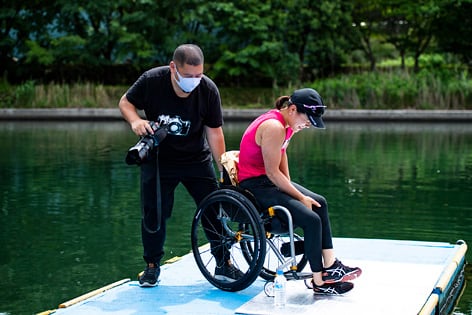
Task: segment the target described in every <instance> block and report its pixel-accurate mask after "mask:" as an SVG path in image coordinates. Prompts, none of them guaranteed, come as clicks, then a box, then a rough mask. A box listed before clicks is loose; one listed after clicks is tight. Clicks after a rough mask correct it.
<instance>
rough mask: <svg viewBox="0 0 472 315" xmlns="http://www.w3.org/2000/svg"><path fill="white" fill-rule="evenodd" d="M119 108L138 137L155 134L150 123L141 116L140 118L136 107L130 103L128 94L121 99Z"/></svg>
mask: <svg viewBox="0 0 472 315" xmlns="http://www.w3.org/2000/svg"><path fill="white" fill-rule="evenodd" d="M118 106H119V108H120V112H121V115H122V116H123V118H124V119H125V120H126V121H127V122H128V123H129V124H130V126H131V130H133V132H134V133H135V134H136V135H138V136H144V135H146V134H148V133H150V134H153V133H154V132H153V130H152V128H151V126H150V125H149V121H147V120H145V119H142V118H141V116H139V114H138V111H137V109H136V107H135V106H134V105H133V104H132V103H131V102H130V101H128V98H127V97H126V94H124V95H123V96H122V97H121V99H120V102H119V104H118Z"/></svg>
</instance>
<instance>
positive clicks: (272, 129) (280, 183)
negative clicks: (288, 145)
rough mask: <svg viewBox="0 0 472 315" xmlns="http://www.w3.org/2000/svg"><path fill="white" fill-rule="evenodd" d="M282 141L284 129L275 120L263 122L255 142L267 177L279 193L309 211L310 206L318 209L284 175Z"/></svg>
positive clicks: (316, 203)
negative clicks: (287, 196) (299, 202)
mask: <svg viewBox="0 0 472 315" xmlns="http://www.w3.org/2000/svg"><path fill="white" fill-rule="evenodd" d="M284 141H285V127H284V126H282V125H281V124H280V122H278V121H276V120H267V121H265V122H263V123H262V124H261V125H260V126H259V128H258V130H257V132H256V142H257V143H258V144H259V145H260V146H261V150H262V157H263V159H264V167H265V170H266V174H267V177H269V179H270V180H271V181H272V182H273V183H274V185H276V186H277V187H278V188H279V189H280V190H281V191H283V192H285V193H286V194H288V195H290V196H292V197H293V198H295V199H297V200H299V201H301V202H302V203H303V204H305V206H306V207H308V208H310V209H311V206H312V205H315V206H317V207H320V204H319V203H318V202H317V201H315V200H314V199H312V198H310V197H308V196H305V195H303V194H302V193H301V192H300V191H298V189H296V188H295V187H294V186H293V185H292V183H291V182H290V178H289V176H287V175H286V174H288V160H287V157H286V155H285V154H283V155H282V154H281V152H280V150H281V148H282V145H283V143H284ZM283 170H284V171H283ZM285 172H286V174H285Z"/></svg>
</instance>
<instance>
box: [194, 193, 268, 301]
mask: <svg viewBox="0 0 472 315" xmlns="http://www.w3.org/2000/svg"><path fill="white" fill-rule="evenodd" d="M264 233H265V232H264V227H263V225H262V221H261V218H260V217H259V215H258V214H257V211H256V209H255V208H254V206H253V205H252V203H251V202H250V201H249V200H248V199H247V198H246V197H245V196H244V195H242V194H241V193H239V192H236V191H234V190H230V189H221V190H218V191H216V192H214V193H212V194H210V195H209V196H207V197H206V198H205V199H204V200H203V201H202V203H201V204H200V206H199V207H198V209H197V212H196V215H195V217H194V220H193V223H192V235H191V239H192V251H193V255H194V258H195V261H196V263H197V265H198V268H199V269H200V271H201V272H202V274H203V276H204V277H205V278H206V279H207V280H208V281H209V282H210V283H211V284H212V285H214V286H215V287H217V288H219V289H221V290H224V291H231V292H234V291H240V290H243V289H245V288H247V287H248V286H250V285H251V284H252V283H253V282H254V281H255V280H256V278H257V277H258V275H259V273H260V272H261V268H262V264H263V263H264V258H265V252H266V239H265V234H264ZM208 243H209V244H208ZM248 244H250V245H248ZM248 246H250V247H251V248H252V249H253V252H252V254H251V257H249V258H246V257H244V254H243V253H242V248H247V247H248ZM227 261H231V263H232V264H233V266H234V267H236V268H238V269H239V270H240V271H241V273H240V274H239V275H238V277H237V279H234V280H231V279H229V278H224V277H221V275H216V274H215V273H216V268H217V267H221V266H223V265H224V264H225V263H226V262H227Z"/></svg>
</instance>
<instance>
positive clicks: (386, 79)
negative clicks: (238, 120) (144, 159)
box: [0, 69, 472, 109]
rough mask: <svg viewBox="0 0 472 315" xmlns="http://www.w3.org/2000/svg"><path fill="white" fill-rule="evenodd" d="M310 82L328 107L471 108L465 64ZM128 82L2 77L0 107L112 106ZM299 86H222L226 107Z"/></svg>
mask: <svg viewBox="0 0 472 315" xmlns="http://www.w3.org/2000/svg"><path fill="white" fill-rule="evenodd" d="M303 87H313V88H315V89H316V90H318V91H319V92H320V94H321V95H322V96H323V98H324V101H325V103H326V104H327V105H328V106H329V107H330V108H338V109H407V108H408V109H472V80H471V79H470V77H469V74H468V72H467V71H466V70H444V69H441V70H423V71H421V72H420V73H417V74H412V73H409V72H407V71H387V72H373V73H361V74H349V75H340V76H337V77H333V78H327V79H323V80H318V81H315V82H313V83H310V84H305V85H304V86H303ZM127 88H128V87H127V86H104V85H100V84H92V83H77V84H73V85H67V84H47V85H43V84H35V82H33V81H27V82H25V83H23V84H21V85H19V86H10V85H9V84H8V83H7V82H5V80H3V81H1V82H0V91H1V93H0V108H114V107H116V106H117V104H118V101H119V99H120V97H121V96H122V95H123V93H125V92H126V90H127ZM296 88H298V87H286V88H272V89H271V88H220V93H221V98H222V102H223V106H224V107H225V108H269V107H272V105H273V103H274V101H275V99H276V98H277V97H278V96H280V95H290V94H291V92H292V91H293V90H295V89H296Z"/></svg>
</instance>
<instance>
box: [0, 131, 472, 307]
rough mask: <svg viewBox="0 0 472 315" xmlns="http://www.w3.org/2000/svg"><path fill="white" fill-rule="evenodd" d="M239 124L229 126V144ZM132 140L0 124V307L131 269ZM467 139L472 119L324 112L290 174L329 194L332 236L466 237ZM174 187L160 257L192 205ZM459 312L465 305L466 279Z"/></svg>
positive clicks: (471, 292)
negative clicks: (365, 120)
mask: <svg viewBox="0 0 472 315" xmlns="http://www.w3.org/2000/svg"><path fill="white" fill-rule="evenodd" d="M246 126H247V123H227V124H226V125H225V135H226V141H227V148H228V149H237V148H238V146H239V140H240V138H241V134H242V132H243V130H244V128H245V127H246ZM136 141H137V138H136V137H135V136H134V135H133V134H132V133H131V131H130V130H129V127H128V126H127V125H126V124H125V123H123V122H105V123H104V122H74V123H70V122H2V123H1V124H0V144H1V146H2V149H1V154H0V248H1V249H0V253H1V254H0V270H1V277H0V313H2V312H3V313H7V314H32V313H35V312H39V311H43V310H47V309H54V308H56V307H57V305H58V304H59V303H61V302H64V301H67V300H69V299H71V298H74V297H76V296H78V295H81V294H83V293H86V292H88V291H91V290H93V289H97V288H99V287H102V286H104V285H106V284H109V283H111V282H114V281H116V280H119V279H122V278H128V277H130V278H133V279H135V277H136V274H137V273H138V272H139V271H140V270H142V268H143V261H142V258H141V255H142V249H141V239H140V230H139V222H140V210H139V209H140V208H139V172H138V168H137V167H134V166H128V165H126V164H125V163H124V157H125V153H126V151H127V149H128V148H129V147H130V146H132V145H134V144H135V143H136ZM471 148H472V126H471V124H458V123H456V124H450V123H449V124H437V123H436V124H413V123H410V124H401V123H392V124H388V123H369V124H356V123H329V124H328V129H326V130H306V131H303V132H301V133H299V134H297V135H295V137H294V138H293V140H292V142H291V144H290V146H289V150H288V153H289V159H290V164H291V176H292V179H293V180H295V181H297V182H299V183H301V184H303V185H305V186H307V187H310V188H311V189H312V190H314V191H316V192H318V193H320V194H323V195H325V196H326V197H327V199H328V202H329V205H330V213H331V221H332V226H333V234H334V236H336V237H360V238H385V239H402V240H422V241H441V242H444V241H445V242H451V243H454V242H456V241H457V240H459V239H464V240H465V241H466V242H468V244H469V247H470V244H471V243H472V231H471V230H472V229H471V226H472V216H471V210H472V207H471V201H472V197H471V193H472V149H471ZM177 194H178V198H176V204H175V208H174V212H173V216H172V218H171V220H170V223H169V229H168V240H167V243H166V257H165V258H166V259H167V258H171V257H174V256H180V255H184V254H186V253H188V252H189V251H190V225H191V221H192V217H193V213H194V210H195V206H194V205H193V202H192V201H191V199H190V197H189V195H188V194H187V192H186V191H185V190H184V189H183V188H182V187H179V188H178V190H177ZM467 259H468V261H471V260H472V250H471V249H469V251H468V253H467ZM471 274H472V271H471V270H468V272H467V277H468V279H469V280H468V281H469V283H470V281H471ZM455 314H472V289H471V288H466V290H465V292H464V294H463V296H462V298H461V300H460V302H459V305H458V307H457V308H456V310H455Z"/></svg>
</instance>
